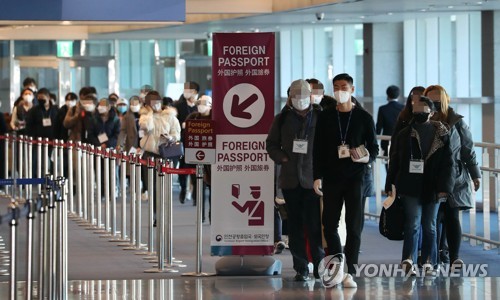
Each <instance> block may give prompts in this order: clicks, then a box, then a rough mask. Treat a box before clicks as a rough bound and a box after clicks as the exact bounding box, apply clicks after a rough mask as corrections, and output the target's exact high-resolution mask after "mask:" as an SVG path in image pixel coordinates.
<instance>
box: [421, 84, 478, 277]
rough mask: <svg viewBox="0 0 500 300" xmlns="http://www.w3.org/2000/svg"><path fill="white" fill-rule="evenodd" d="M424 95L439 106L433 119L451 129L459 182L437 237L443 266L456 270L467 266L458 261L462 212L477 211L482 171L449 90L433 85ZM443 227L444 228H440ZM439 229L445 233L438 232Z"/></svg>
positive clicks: (442, 215) (444, 210)
mask: <svg viewBox="0 0 500 300" xmlns="http://www.w3.org/2000/svg"><path fill="white" fill-rule="evenodd" d="M424 95H425V96H427V97H429V98H430V99H431V100H432V101H433V102H434V105H435V106H436V110H437V112H436V113H435V114H434V116H433V118H432V119H433V120H436V121H441V122H443V123H444V124H446V125H447V126H448V127H449V128H450V143H451V145H452V146H451V148H452V150H453V153H452V157H453V159H454V161H455V168H456V181H455V186H454V188H453V193H452V194H451V196H450V197H449V198H448V200H447V201H446V202H444V203H441V206H440V209H439V213H438V233H440V234H439V235H438V247H439V248H438V249H439V254H440V255H439V256H438V257H439V259H440V260H441V262H442V263H451V267H452V269H453V270H455V269H459V268H461V267H462V266H463V264H464V262H463V261H462V260H461V259H460V258H459V252H460V244H461V239H462V229H461V225H460V218H459V211H460V210H467V209H470V208H472V207H475V205H474V198H473V196H472V188H474V190H475V191H477V190H478V189H479V187H480V178H481V171H480V169H479V165H478V163H477V160H476V152H475V151H474V143H473V141H472V134H471V132H470V130H469V126H468V125H467V124H466V123H465V121H464V120H463V116H461V115H459V114H458V113H456V112H455V111H454V110H453V108H451V107H450V106H449V104H450V97H449V96H448V93H447V92H446V90H445V89H444V88H443V87H442V86H440V85H431V86H429V87H427V88H426V89H425V91H424ZM472 185H473V186H472ZM441 223H442V224H443V226H442V227H440V226H439V225H440V224H441ZM439 228H442V230H441V231H439Z"/></svg>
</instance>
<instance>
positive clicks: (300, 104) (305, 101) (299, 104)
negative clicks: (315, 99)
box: [292, 97, 311, 111]
mask: <svg viewBox="0 0 500 300" xmlns="http://www.w3.org/2000/svg"><path fill="white" fill-rule="evenodd" d="M292 105H293V107H294V108H295V109H296V110H300V111H302V110H305V109H307V108H308V107H309V105H311V98H310V97H306V98H302V99H297V98H292Z"/></svg>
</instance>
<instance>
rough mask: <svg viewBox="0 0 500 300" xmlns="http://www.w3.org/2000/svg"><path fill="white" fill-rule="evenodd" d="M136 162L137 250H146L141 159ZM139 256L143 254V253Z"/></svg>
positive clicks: (137, 157) (138, 158) (137, 158)
mask: <svg viewBox="0 0 500 300" xmlns="http://www.w3.org/2000/svg"><path fill="white" fill-rule="evenodd" d="M135 158H136V161H135V222H136V226H135V249H136V250H144V245H143V244H142V203H141V157H140V156H139V155H137V156H136V157H135ZM137 254H143V253H142V252H140V253H137Z"/></svg>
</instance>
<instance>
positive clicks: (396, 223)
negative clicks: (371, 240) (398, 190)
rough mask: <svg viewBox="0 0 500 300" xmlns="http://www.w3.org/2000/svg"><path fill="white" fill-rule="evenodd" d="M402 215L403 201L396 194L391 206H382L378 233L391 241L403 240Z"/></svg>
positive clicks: (403, 222) (403, 226)
mask: <svg viewBox="0 0 500 300" xmlns="http://www.w3.org/2000/svg"><path fill="white" fill-rule="evenodd" d="M404 216H405V214H404V208H403V201H402V200H401V198H400V197H397V196H396V198H395V199H394V202H393V203H392V205H391V206H389V207H388V208H385V207H382V211H381V212H380V221H379V223H378V230H379V232H380V234H381V235H383V236H385V237H386V238H388V239H389V240H392V241H401V240H403V239H404V228H405V218H404Z"/></svg>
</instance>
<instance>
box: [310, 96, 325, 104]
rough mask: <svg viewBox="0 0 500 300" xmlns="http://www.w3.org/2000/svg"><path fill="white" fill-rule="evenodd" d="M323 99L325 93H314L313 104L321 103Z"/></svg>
mask: <svg viewBox="0 0 500 300" xmlns="http://www.w3.org/2000/svg"><path fill="white" fill-rule="evenodd" d="M322 99H323V95H313V96H312V101H311V103H312V104H319V103H320V102H321V100H322Z"/></svg>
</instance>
